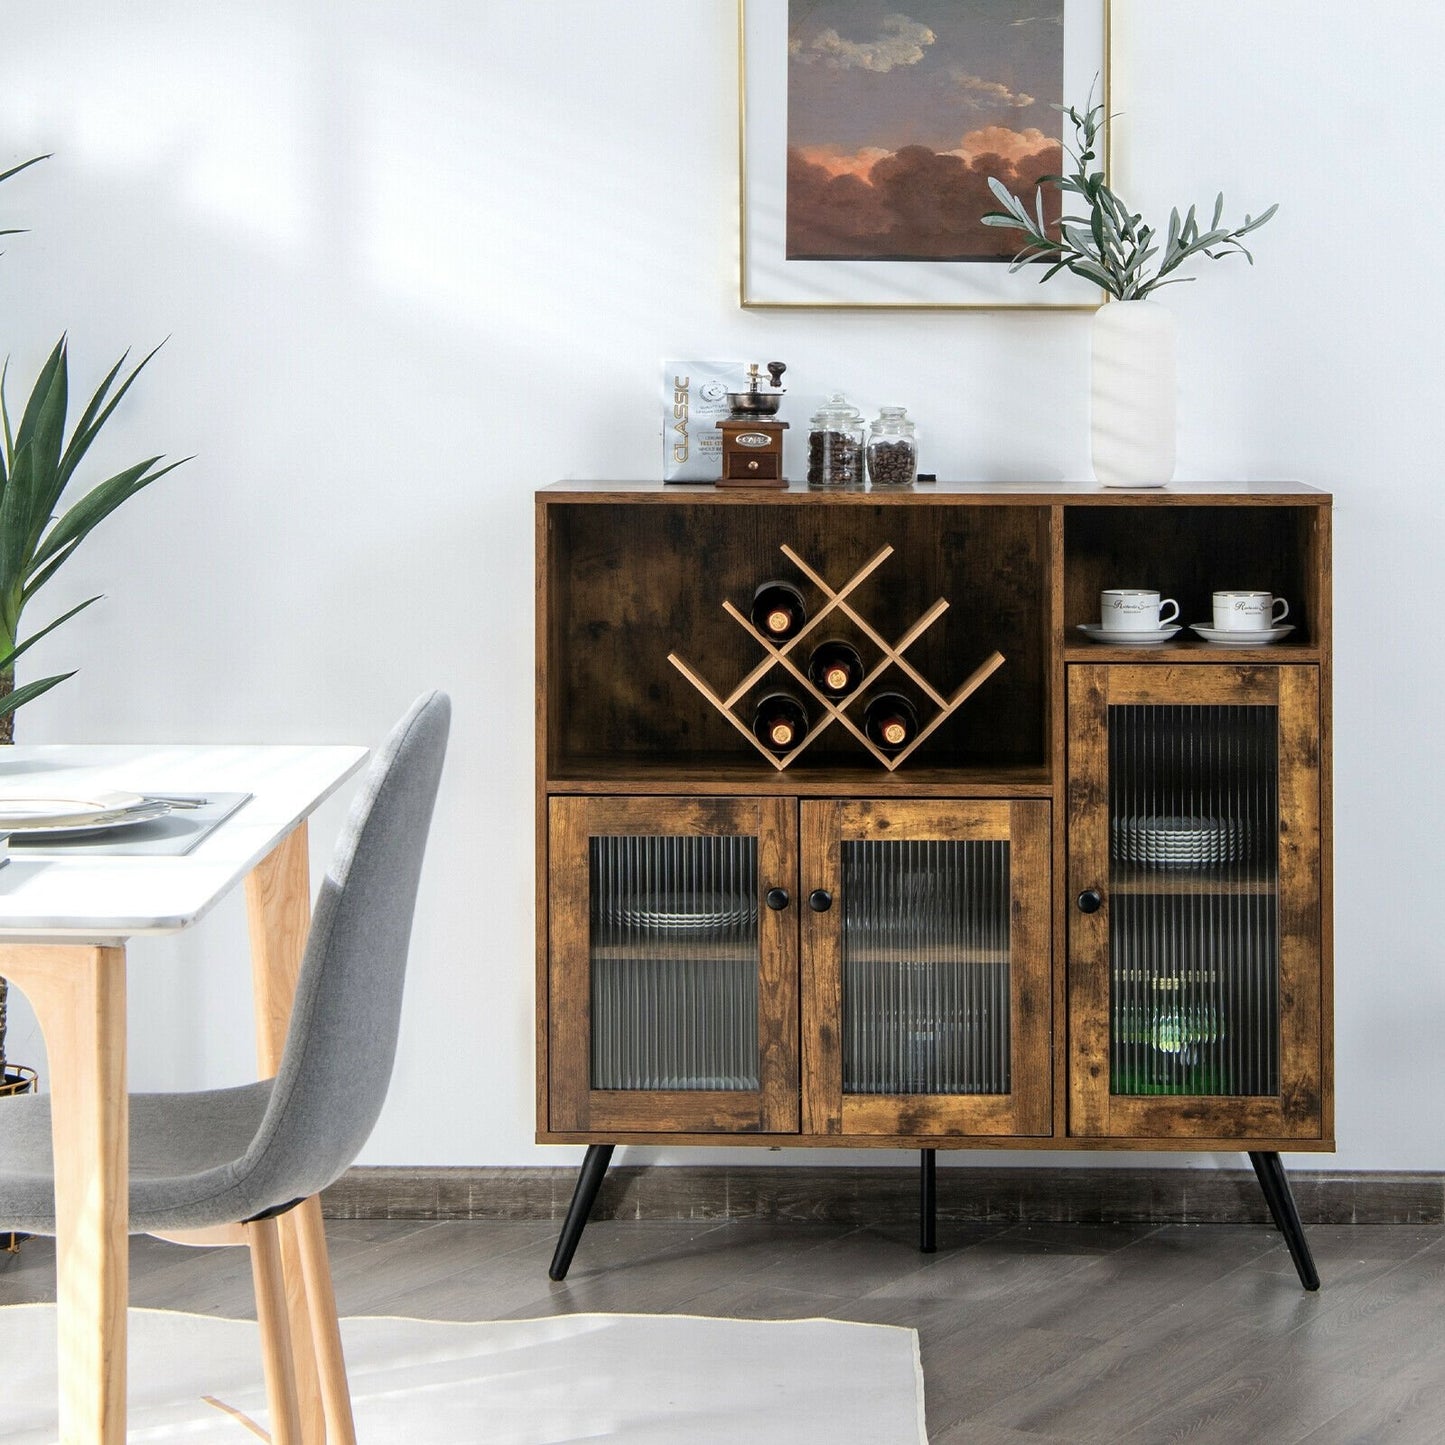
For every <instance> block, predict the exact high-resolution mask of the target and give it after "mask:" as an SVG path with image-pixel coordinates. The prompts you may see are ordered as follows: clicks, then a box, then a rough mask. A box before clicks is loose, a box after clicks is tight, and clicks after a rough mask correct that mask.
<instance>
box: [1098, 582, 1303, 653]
mask: <svg viewBox="0 0 1445 1445" xmlns="http://www.w3.org/2000/svg"><path fill="white" fill-rule="evenodd" d="M1168 608H1172V609H1173V611H1171V612H1166V609H1168ZM1288 616H1289V603H1288V602H1286V601H1285V599H1284V598H1283V597H1276V596H1274V595H1273V593H1270V592H1216V593H1215V594H1214V617H1213V624H1214V625H1213V626H1206V625H1205V624H1204V623H1202V622H1195V623H1191V624H1190V628H1189V630H1190V631H1191V632H1193V633H1195V634H1196V635H1197V636H1199V637H1202V638H1203V639H1204V641H1205V642H1210V643H1214V644H1215V645H1216V646H1220V647H1267V646H1269V644H1270V643H1272V642H1279V641H1280V640H1281V639H1282V638H1285V637H1288V636H1289V634H1290V633H1291V632H1293V631H1294V627H1293V625H1291V624H1287V623H1285V620H1284V619H1285V618H1286V617H1288ZM1178 617H1179V604H1178V603H1177V602H1176V601H1175V600H1174V599H1173V598H1172V597H1165V598H1163V599H1162V600H1161V599H1160V596H1159V594H1158V593H1157V592H1151V591H1149V590H1148V589H1147V588H1141V587H1109V588H1106V589H1105V590H1104V591H1103V592H1101V593H1100V594H1099V621H1098V622H1081V623H1079V631H1080V632H1082V633H1083V634H1084V636H1085V637H1087V638H1089V639H1090V640H1091V641H1093V642H1102V643H1104V644H1105V645H1106V646H1109V647H1158V646H1160V645H1161V644H1163V643H1166V642H1169V641H1170V640H1171V639H1173V638H1174V637H1175V636H1177V635H1178V634H1179V633H1180V632H1182V631H1183V630H1184V629H1183V625H1182V624H1181V623H1180V622H1179V621H1178Z"/></svg>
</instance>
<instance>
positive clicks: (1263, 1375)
mask: <svg viewBox="0 0 1445 1445" xmlns="http://www.w3.org/2000/svg"><path fill="white" fill-rule="evenodd" d="M555 1232H556V1226H555V1225H553V1224H550V1223H533V1222H477V1223H439V1224H438V1223H421V1222H387V1221H381V1220H375V1221H365V1220H362V1221H346V1222H336V1221H333V1222H331V1223H330V1224H329V1225H328V1234H329V1238H330V1240H331V1249H332V1263H333V1269H334V1273H335V1276H336V1284H337V1294H338V1298H339V1301H340V1305H341V1309H342V1312H343V1313H345V1314H412V1315H421V1316H429V1317H433V1318H457V1319H487V1318H500V1317H504V1316H513V1317H518V1318H525V1317H527V1316H535V1315H546V1314H555V1313H569V1312H573V1311H580V1310H627V1311H643V1312H654V1311H655V1312H668V1311H676V1312H683V1313H689V1314H715V1315H735V1316H759V1317H768V1318H795V1317H801V1316H809V1315H831V1316H835V1317H837V1318H839V1319H852V1320H869V1321H875V1322H878V1323H884V1324H901V1325H911V1326H913V1327H915V1328H916V1329H917V1330H918V1331H919V1334H920V1337H921V1339H922V1347H923V1364H924V1372H925V1376H926V1381H927V1397H928V1424H929V1435H930V1439H931V1440H933V1441H935V1442H937V1445H963V1442H967V1445H1055V1442H1059V1441H1070V1442H1093V1441H1107V1442H1114V1441H1131V1442H1134V1441H1148V1442H1154V1441H1172V1440H1188V1441H1198V1442H1213V1441H1241V1442H1249V1445H1291V1442H1296V1441H1299V1442H1304V1441H1308V1442H1310V1445H1346V1442H1353V1441H1359V1442H1370V1445H1376V1442H1395V1441H1400V1442H1414V1441H1420V1442H1426V1441H1428V1442H1430V1445H1436V1442H1439V1441H1441V1440H1442V1439H1445V1329H1442V1328H1441V1324H1442V1321H1445V1228H1442V1227H1441V1226H1438V1225H1430V1226H1411V1225H1356V1226H1349V1225H1317V1226H1315V1227H1313V1228H1312V1229H1310V1231H1309V1237H1310V1240H1311V1243H1312V1245H1313V1247H1314V1251H1315V1257H1316V1260H1317V1262H1318V1264H1319V1267H1320V1274H1321V1276H1322V1277H1323V1281H1324V1284H1323V1288H1322V1289H1321V1291H1320V1292H1319V1293H1318V1294H1316V1295H1309V1294H1306V1293H1305V1292H1304V1291H1302V1290H1301V1289H1300V1287H1299V1284H1298V1282H1297V1280H1296V1278H1295V1274H1294V1270H1293V1268H1292V1267H1291V1265H1290V1262H1289V1258H1288V1256H1287V1255H1286V1253H1285V1251H1284V1247H1283V1245H1282V1244H1281V1243H1280V1241H1279V1236H1278V1235H1277V1234H1275V1233H1274V1231H1273V1230H1270V1229H1268V1228H1265V1227H1250V1226H1232V1225H1231V1226H1226V1225H1167V1226H1163V1227H1148V1226H1107V1225H1092V1226H1091V1225H1037V1224H1035V1225H1012V1226H1007V1227H1005V1226H992V1225H968V1226H958V1225H952V1226H950V1225H940V1228H939V1250H938V1253H937V1254H934V1255H920V1254H919V1253H918V1252H917V1247H916V1245H917V1241H916V1236H915V1235H914V1233H913V1232H912V1231H911V1230H908V1229H904V1228H901V1227H897V1228H895V1227H881V1228H880V1227H874V1228H853V1227H845V1226H838V1225H827V1224H780V1223H774V1222H762V1221H759V1222H753V1221H743V1222H739V1221H733V1222H729V1223H722V1224H714V1223H709V1222H697V1223H684V1222H659V1221H623V1220H609V1221H598V1222H596V1223H594V1224H592V1225H590V1226H589V1227H588V1230H587V1233H586V1235H585V1236H584V1238H583V1240H582V1245H581V1248H580V1249H579V1251H578V1253H577V1258H576V1260H575V1262H574V1264H573V1267H572V1272H571V1276H570V1277H569V1278H568V1279H567V1280H566V1281H565V1282H564V1283H562V1284H553V1283H551V1282H550V1281H549V1280H548V1279H547V1274H546V1270H547V1263H548V1261H549V1259H550V1257H551V1251H552V1245H553V1242H554V1238H555ZM131 1261H132V1263H131V1269H132V1279H131V1300H132V1303H134V1304H136V1305H145V1306H150V1307H154V1308H172V1309H187V1310H195V1311H198V1312H202V1313H215V1314H223V1315H243V1314H250V1313H252V1301H251V1285H250V1271H249V1267H248V1265H247V1263H246V1259H245V1257H244V1252H243V1251H240V1250H188V1249H182V1248H179V1247H177V1246H173V1245H165V1244H160V1243H158V1242H156V1241H154V1240H149V1239H138V1240H135V1241H134V1242H133V1245H132V1254H131ZM53 1264H54V1254H53V1251H52V1249H51V1247H50V1244H49V1241H46V1240H29V1241H27V1242H26V1243H25V1244H24V1246H23V1247H22V1249H21V1251H20V1253H19V1254H18V1255H13V1256H12V1255H4V1254H0V1304H17V1303H21V1302H25V1301H33V1300H48V1299H52V1298H53V1297H54V1274H53ZM418 1445H424V1442H423V1441H422V1440H421V1437H420V1436H418Z"/></svg>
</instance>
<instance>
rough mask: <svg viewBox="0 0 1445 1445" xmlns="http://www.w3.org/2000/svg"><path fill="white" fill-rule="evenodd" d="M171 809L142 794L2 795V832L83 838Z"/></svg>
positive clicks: (21, 837)
mask: <svg viewBox="0 0 1445 1445" xmlns="http://www.w3.org/2000/svg"><path fill="white" fill-rule="evenodd" d="M170 811H171V805H170V804H169V803H165V802H161V801H160V800H159V799H156V798H146V797H144V796H143V795H142V794H140V793H114V792H95V793H89V794H78V795H60V796H57V795H55V794H44V795H42V794H25V795H21V794H11V795H9V796H4V797H0V832H4V833H9V834H10V836H11V838H12V840H14V841H15V842H24V840H25V839H27V838H79V837H82V836H84V835H86V834H89V833H103V832H108V831H109V830H110V829H112V828H130V827H134V826H135V825H136V824H138V823H151V822H154V821H155V820H156V819H157V818H164V817H165V816H166V814H167V813H169V812H170Z"/></svg>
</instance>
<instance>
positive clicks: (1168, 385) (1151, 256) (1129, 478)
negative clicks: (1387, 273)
mask: <svg viewBox="0 0 1445 1445" xmlns="http://www.w3.org/2000/svg"><path fill="white" fill-rule="evenodd" d="M1055 109H1056V110H1059V111H1060V112H1062V113H1063V114H1064V115H1066V116H1067V117H1068V119H1069V123H1070V124H1071V125H1072V126H1073V129H1074V143H1073V145H1072V146H1070V145H1067V144H1066V146H1065V149H1066V150H1067V151H1068V153H1069V155H1070V157H1071V158H1072V159H1073V162H1074V168H1073V170H1072V171H1071V172H1070V173H1069V174H1068V175H1062V176H1044V177H1042V178H1041V180H1040V181H1039V189H1038V192H1037V196H1036V200H1035V206H1034V211H1033V213H1032V214H1030V212H1029V208H1028V207H1027V206H1026V205H1025V204H1024V202H1023V201H1021V200H1020V199H1019V198H1018V197H1017V196H1015V195H1014V194H1013V193H1012V192H1011V191H1010V190H1009V189H1008V187H1007V186H1005V185H1004V184H1003V183H1002V182H1001V181H999V180H997V179H996V178H994V177H990V178H989V182H988V184H989V189H990V190H991V191H992V192H993V194H994V195H995V196H996V197H997V198H998V200H999V203H1000V204H1001V205H1002V207H1003V209H1002V210H999V211H990V212H988V213H987V214H986V215H985V216H984V217H983V218H982V219H983V222H984V224H985V225H988V226H1004V227H1008V228H1010V229H1013V230H1018V231H1022V232H1023V233H1024V235H1025V237H1026V238H1027V239H1026V240H1025V242H1024V245H1023V248H1022V249H1021V250H1020V251H1019V253H1018V254H1017V255H1016V256H1015V257H1014V259H1013V262H1012V263H1011V265H1010V267H1009V269H1010V270H1011V271H1017V270H1018V269H1019V268H1020V267H1022V266H1026V265H1029V264H1031V263H1048V267H1047V269H1046V270H1045V271H1044V273H1043V275H1042V276H1041V277H1040V278H1039V280H1040V283H1042V282H1044V281H1047V280H1048V279H1049V278H1050V277H1052V276H1056V275H1057V274H1058V273H1059V272H1060V271H1062V270H1066V269H1067V270H1069V271H1072V272H1073V273H1074V274H1075V275H1076V276H1082V277H1084V278H1085V279H1087V280H1089V281H1093V282H1094V283H1095V284H1096V285H1098V286H1100V287H1102V288H1103V290H1104V291H1106V292H1107V293H1108V296H1109V301H1108V302H1107V303H1106V304H1105V305H1103V306H1101V307H1100V308H1099V310H1098V311H1097V312H1096V313H1095V316H1094V330H1093V366H1092V403H1093V406H1092V415H1091V428H1092V444H1093V458H1094V473H1095V475H1096V476H1097V477H1098V479H1099V480H1100V481H1101V482H1103V483H1104V484H1105V485H1109V486H1131V487H1137V486H1161V485H1163V483H1165V482H1167V481H1168V480H1169V478H1170V477H1171V476H1173V474H1174V317H1173V314H1172V313H1171V312H1170V311H1169V310H1167V309H1166V308H1165V307H1163V306H1160V305H1159V304H1158V303H1157V302H1155V301H1152V300H1150V299H1149V298H1150V297H1151V296H1152V295H1153V293H1154V292H1155V291H1157V290H1159V289H1160V288H1161V287H1163V286H1173V285H1177V284H1178V283H1179V282H1181V281H1192V280H1194V279H1195V278H1194V277H1192V276H1183V275H1179V274H1177V273H1178V272H1179V269H1180V267H1181V266H1183V265H1184V263H1185V262H1186V261H1190V260H1193V259H1195V258H1197V257H1199V256H1205V257H1207V258H1208V259H1209V260H1211V261H1217V260H1220V259H1221V258H1222V257H1224V256H1231V255H1241V256H1243V257H1244V258H1245V259H1246V260H1247V261H1248V262H1249V263H1250V264H1251V265H1253V264H1254V257H1253V256H1252V255H1251V254H1250V253H1249V251H1248V250H1247V249H1246V247H1245V246H1244V244H1243V242H1242V237H1244V236H1247V235H1248V234H1249V233H1250V232H1251V231H1256V230H1258V229H1259V228H1260V227H1261V226H1262V225H1264V223H1265V222H1266V221H1268V220H1269V218H1270V217H1271V216H1273V215H1274V213H1275V212H1276V211H1277V210H1278V209H1279V206H1278V205H1277V204H1276V205H1273V206H1271V207H1270V208H1269V209H1268V210H1267V211H1263V212H1261V213H1260V214H1259V215H1258V216H1250V215H1248V214H1246V216H1245V218H1244V223H1243V225H1240V226H1235V227H1233V228H1230V227H1228V226H1225V225H1223V224H1222V220H1223V216H1224V193H1223V192H1220V195H1219V198H1218V199H1217V200H1216V201H1215V203H1214V215H1213V218H1212V219H1211V221H1210V223H1209V226H1208V227H1207V228H1204V227H1201V225H1200V223H1199V218H1198V213H1197V208H1196V207H1194V206H1190V208H1189V211H1188V214H1187V215H1185V216H1183V217H1181V216H1180V214H1179V210H1178V208H1177V207H1176V208H1175V209H1174V210H1172V211H1171V212H1170V215H1169V226H1168V229H1167V231H1165V232H1163V233H1161V232H1159V231H1158V230H1157V229H1156V228H1155V227H1153V226H1150V225H1148V224H1147V223H1146V222H1145V221H1144V218H1143V217H1142V216H1141V215H1140V214H1139V213H1138V212H1136V211H1134V210H1133V209H1132V208H1131V207H1129V206H1128V205H1126V204H1125V203H1124V201H1123V200H1122V199H1121V198H1120V197H1119V195H1118V194H1117V193H1116V192H1115V191H1113V190H1112V189H1111V188H1110V187H1109V185H1108V184H1107V182H1106V181H1105V178H1104V171H1103V168H1102V163H1101V161H1100V158H1099V156H1100V149H1101V142H1102V139H1103V133H1104V127H1105V124H1106V123H1107V122H1106V117H1105V115H1104V107H1103V106H1102V105H1095V104H1093V98H1092V96H1091V97H1090V103H1089V105H1088V106H1087V107H1086V109H1085V110H1084V111H1083V112H1082V113H1081V112H1080V111H1078V110H1076V109H1075V108H1074V107H1073V106H1068V107H1067V108H1066V107H1064V106H1056V107H1055ZM1047 185H1052V186H1057V187H1058V188H1059V190H1060V191H1061V192H1062V193H1063V196H1064V206H1065V210H1066V212H1067V210H1068V207H1069V206H1070V205H1071V204H1075V203H1077V204H1081V206H1082V208H1083V211H1084V214H1074V215H1069V214H1067V213H1066V214H1065V215H1064V216H1063V217H1062V218H1061V220H1060V222H1059V225H1058V228H1057V231H1056V232H1051V231H1050V229H1049V228H1048V227H1047V226H1046V225H1045V223H1044V208H1043V187H1044V186H1047ZM1071 198H1073V199H1072V200H1071ZM1116 302H1125V303H1127V304H1126V305H1116V304H1114V303H1116Z"/></svg>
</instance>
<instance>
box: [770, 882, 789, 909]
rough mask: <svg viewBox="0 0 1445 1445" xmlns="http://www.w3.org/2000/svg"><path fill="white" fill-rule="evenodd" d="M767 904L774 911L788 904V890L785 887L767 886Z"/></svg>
mask: <svg viewBox="0 0 1445 1445" xmlns="http://www.w3.org/2000/svg"><path fill="white" fill-rule="evenodd" d="M765 901H766V902H767V905H768V907H769V908H771V909H772V910H773V911H774V912H777V910H778V909H780V908H786V907H787V906H788V890H787V889H786V888H769V889H768V891H767V895H766V899H765Z"/></svg>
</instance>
